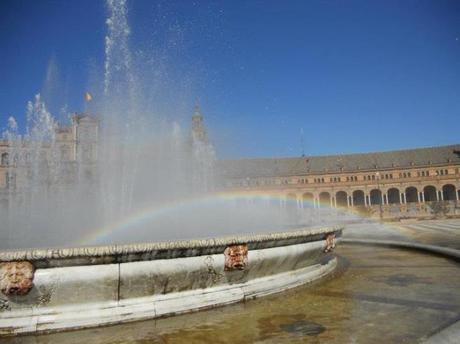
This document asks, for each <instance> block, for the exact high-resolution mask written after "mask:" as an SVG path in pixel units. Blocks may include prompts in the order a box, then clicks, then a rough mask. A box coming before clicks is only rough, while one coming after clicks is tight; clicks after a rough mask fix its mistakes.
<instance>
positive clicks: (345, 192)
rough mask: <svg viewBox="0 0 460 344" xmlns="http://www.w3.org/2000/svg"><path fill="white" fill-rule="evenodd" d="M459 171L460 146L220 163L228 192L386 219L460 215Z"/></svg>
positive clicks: (220, 170)
mask: <svg viewBox="0 0 460 344" xmlns="http://www.w3.org/2000/svg"><path fill="white" fill-rule="evenodd" d="M459 169H460V145H450V146H440V147H430V148H418V149H407V150H398V151H389V152H376V153H364V154H347V155H330V156H312V157H296V158H264V159H242V160H227V161H221V162H220V163H219V172H220V175H221V178H222V181H223V182H222V184H223V188H224V189H226V190H232V191H239V192H248V193H251V194H255V195H257V194H260V195H261V196H263V195H269V196H272V198H279V200H280V203H281V205H283V204H287V203H292V201H294V202H295V203H294V204H296V206H297V207H298V208H303V207H307V206H313V207H333V208H337V207H343V208H350V210H359V211H361V212H365V213H367V214H369V215H371V216H374V217H378V216H380V217H382V218H387V217H393V218H394V217H400V218H404V217H418V216H424V217H425V216H429V215H432V214H433V212H439V211H440V212H443V213H444V215H455V214H460V211H459V210H460V208H459V206H458V205H459V202H458V201H459V198H460V190H459V189H460V173H459ZM289 201H291V202H289Z"/></svg>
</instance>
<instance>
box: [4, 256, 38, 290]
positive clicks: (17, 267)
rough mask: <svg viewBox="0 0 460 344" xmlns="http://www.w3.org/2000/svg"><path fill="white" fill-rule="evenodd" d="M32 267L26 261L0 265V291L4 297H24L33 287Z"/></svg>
mask: <svg viewBox="0 0 460 344" xmlns="http://www.w3.org/2000/svg"><path fill="white" fill-rule="evenodd" d="M34 272H35V268H34V266H33V265H32V264H31V263H30V262H27V261H20V262H5V263H0V290H1V292H2V293H3V294H4V295H6V296H10V295H26V294H27V293H28V292H29V290H30V289H32V286H33V280H34Z"/></svg>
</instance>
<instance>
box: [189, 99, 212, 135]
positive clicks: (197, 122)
mask: <svg viewBox="0 0 460 344" xmlns="http://www.w3.org/2000/svg"><path fill="white" fill-rule="evenodd" d="M192 139H193V142H201V143H204V144H207V143H208V134H207V133H206V128H205V127H204V122H203V115H202V114H201V110H200V106H199V105H198V104H197V105H196V106H195V112H194V113H193V116H192Z"/></svg>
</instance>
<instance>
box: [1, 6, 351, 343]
mask: <svg viewBox="0 0 460 344" xmlns="http://www.w3.org/2000/svg"><path fill="white" fill-rule="evenodd" d="M107 7H108V11H109V16H108V19H107V27H108V33H107V37H106V41H105V53H106V60H105V64H104V78H103V82H102V83H101V84H100V86H98V85H97V84H96V85H92V86H93V90H92V93H88V94H87V100H88V101H90V102H89V103H88V104H87V106H88V108H91V111H90V112H86V113H82V114H74V115H72V116H71V124H70V125H69V126H67V127H62V126H59V125H58V124H57V121H55V120H54V117H53V116H52V114H51V113H50V112H49V111H48V110H47V107H46V103H45V102H44V100H43V99H42V98H41V97H40V95H37V96H36V98H35V99H34V101H33V102H30V103H29V104H28V110H27V123H28V124H27V130H26V133H25V134H24V135H21V134H20V132H19V130H18V128H17V125H16V124H15V121H14V119H11V120H10V124H9V127H8V129H7V130H6V131H5V133H4V139H5V141H4V142H3V144H4V145H5V146H6V148H5V150H6V152H7V153H6V154H7V155H5V157H6V158H5V161H3V165H5V166H4V167H5V168H4V169H5V171H6V173H7V176H8V177H7V181H8V186H9V187H8V188H7V190H8V191H7V194H6V195H5V197H4V200H5V201H6V202H3V201H2V203H1V204H2V209H1V210H0V211H1V215H2V219H3V218H5V219H6V220H5V221H4V222H3V224H4V227H2V233H1V236H2V237H1V244H0V245H1V247H0V249H2V251H1V252H0V291H1V295H0V335H17V334H24V333H37V332H50V331H61V330H67V329H76V328H84V327H94V326H102V325H108V324H116V323H122V322H128V321H134V320H141V319H148V318H156V317H162V316H166V315H174V314H178V313H183V312H190V311H194V310H199V309H203V308H209V307H215V306H218V305H224V304H228V303H233V302H238V301H242V300H246V299H251V298H255V297H259V296H264V295H268V294H271V293H275V292H279V291H282V290H285V289H288V288H292V287H295V286H298V285H301V284H304V283H307V282H311V281H313V280H316V279H318V278H320V277H323V276H325V275H327V274H328V273H330V272H332V271H333V270H334V268H335V266H336V264H337V260H336V258H334V256H332V255H331V254H330V252H331V251H332V250H333V248H334V247H335V238H336V237H338V236H340V235H341V230H342V226H340V225H333V226H328V227H314V228H305V227H302V225H301V223H299V219H298V217H297V216H293V214H292V212H290V211H286V210H288V208H289V207H280V206H279V201H280V200H279V199H278V200H275V201H276V203H277V204H275V205H274V204H273V202H272V201H273V200H271V199H267V198H265V196H264V195H263V196H262V197H260V196H254V195H241V194H232V193H225V192H220V191H219V189H218V185H219V183H220V181H219V179H218V176H217V174H218V173H216V172H217V171H216V166H215V165H216V164H215V153H214V150H213V147H212V145H211V144H210V143H209V140H208V138H207V134H206V130H205V128H204V123H203V116H202V115H201V112H200V109H199V107H197V109H196V110H195V114H194V115H193V117H192V137H191V138H189V137H188V135H184V134H183V133H182V130H181V128H180V126H179V125H178V124H177V123H171V121H170V120H167V119H166V118H165V117H163V116H160V115H159V114H158V113H157V112H156V111H155V110H154V109H155V107H154V105H155V100H156V99H158V94H156V93H155V92H153V93H151V90H152V89H155V87H149V86H150V85H151V84H152V82H153V83H154V84H155V83H156V84H157V85H161V80H160V81H159V80H158V74H161V73H149V72H148V71H147V70H146V68H145V64H142V63H141V62H139V61H137V60H136V57H134V56H133V54H132V53H131V50H130V48H129V34H130V28H129V25H128V21H127V7H126V1H125V0H108V1H107ZM139 65H141V67H139ZM154 91H157V90H156V89H155V90H154ZM160 95H161V92H160ZM152 103H153V104H152ZM93 114H96V115H93ZM2 158H3V156H2ZM288 225H289V226H288ZM293 225H295V226H293ZM5 227H6V229H5ZM291 227H295V229H292V228H291ZM281 230H284V231H283V232H280V231H281Z"/></svg>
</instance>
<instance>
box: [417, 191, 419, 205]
mask: <svg viewBox="0 0 460 344" xmlns="http://www.w3.org/2000/svg"><path fill="white" fill-rule="evenodd" d="M417 202H418V203H420V192H419V191H417Z"/></svg>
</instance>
